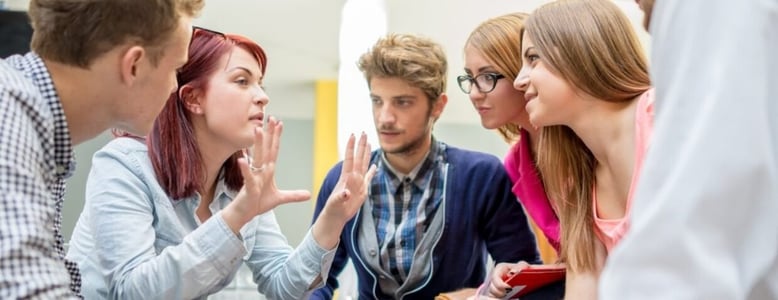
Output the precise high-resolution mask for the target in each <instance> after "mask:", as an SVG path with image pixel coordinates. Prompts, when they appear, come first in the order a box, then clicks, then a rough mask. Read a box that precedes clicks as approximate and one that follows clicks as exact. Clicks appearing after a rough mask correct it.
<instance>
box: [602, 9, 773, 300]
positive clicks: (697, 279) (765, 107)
mask: <svg viewBox="0 0 778 300" xmlns="http://www.w3.org/2000/svg"><path fill="white" fill-rule="evenodd" d="M656 2H657V6H656V7H655V8H654V13H653V16H654V19H653V20H652V24H651V33H652V39H653V40H652V41H653V49H652V69H651V71H652V79H653V81H654V84H655V87H656V92H657V94H656V99H657V104H656V108H657V112H656V116H657V118H656V119H655V120H656V124H655V131H654V136H653V138H652V146H651V149H650V151H649V154H648V157H647V158H646V161H645V165H644V168H643V174H642V176H641V181H640V184H639V186H638V191H637V198H636V199H635V203H634V206H633V210H632V218H633V220H632V227H631V229H630V232H629V234H628V235H627V237H626V238H625V239H624V240H622V242H621V244H620V245H619V246H618V247H616V249H615V250H614V251H613V252H612V253H611V255H610V257H609V258H608V262H607V265H606V268H605V270H604V272H603V274H602V277H601V281H600V298H601V299H760V300H761V299H778V1H776V0H738V1H731V0H676V1H670V0H659V1H656Z"/></svg>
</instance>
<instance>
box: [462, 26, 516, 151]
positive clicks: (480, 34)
mask: <svg viewBox="0 0 778 300" xmlns="http://www.w3.org/2000/svg"><path fill="white" fill-rule="evenodd" d="M528 16H529V15H528V14H526V13H510V14H506V15H502V16H499V17H495V18H491V19H488V20H486V21H484V22H482V23H481V24H480V25H478V27H476V28H475V29H473V32H471V33H470V36H469V37H468V38H467V41H466V42H465V48H467V47H473V48H474V49H476V50H478V52H480V53H481V54H482V55H483V56H485V57H486V58H487V59H488V60H490V61H491V62H492V63H493V64H494V67H495V69H497V71H498V72H500V74H503V75H505V77H507V78H510V79H511V80H513V79H514V78H516V76H517V75H518V74H519V71H521V59H520V58H521V32H522V31H523V30H524V22H525V21H526V20H527V17H528ZM520 129H521V128H520V127H519V125H516V124H512V123H507V124H505V125H503V126H501V127H500V128H498V129H497V131H498V132H499V133H500V135H501V136H502V137H503V139H505V141H506V142H508V143H513V142H515V141H517V140H518V139H519V136H521V132H520Z"/></svg>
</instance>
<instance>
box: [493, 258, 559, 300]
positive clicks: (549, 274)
mask: <svg viewBox="0 0 778 300" xmlns="http://www.w3.org/2000/svg"><path fill="white" fill-rule="evenodd" d="M565 270H566V269H565V267H564V266H557V265H538V266H529V267H527V268H526V269H524V270H521V271H520V272H518V273H515V274H508V275H506V276H505V277H503V281H505V283H507V284H508V285H510V286H511V287H512V290H511V292H510V293H508V294H507V295H505V297H504V298H503V299H513V298H515V297H521V296H524V295H526V294H528V293H530V292H532V291H534V290H537V289H539V288H541V287H543V286H545V285H547V284H550V283H553V282H557V281H559V280H563V279H564V278H565V274H566V272H565Z"/></svg>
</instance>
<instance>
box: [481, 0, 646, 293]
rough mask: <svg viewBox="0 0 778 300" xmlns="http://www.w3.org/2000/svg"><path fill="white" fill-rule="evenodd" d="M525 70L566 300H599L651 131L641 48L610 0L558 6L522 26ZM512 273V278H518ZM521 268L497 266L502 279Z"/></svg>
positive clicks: (522, 81) (572, 0)
mask: <svg viewBox="0 0 778 300" xmlns="http://www.w3.org/2000/svg"><path fill="white" fill-rule="evenodd" d="M521 49H522V52H521V54H522V55H521V59H522V63H523V66H522V69H521V72H520V75H519V76H518V77H517V79H516V81H515V82H514V86H515V87H516V88H517V89H519V90H523V91H524V92H525V101H524V103H525V104H524V106H525V107H526V109H527V112H528V115H529V121H530V123H531V124H532V125H535V126H538V127H541V128H542V131H541V134H540V140H539V145H538V149H539V151H538V152H537V158H538V159H537V166H538V169H539V170H540V173H541V174H542V178H543V183H544V185H545V188H546V192H547V193H548V195H549V198H550V199H551V200H552V201H554V205H553V206H554V207H555V208H556V211H557V212H558V213H557V215H558V216H559V220H560V237H561V239H560V241H561V244H560V246H561V247H560V259H561V260H562V261H564V262H565V265H566V267H567V277H566V290H567V291H566V298H567V299H597V285H598V280H599V275H600V272H601V271H602V268H603V267H604V264H605V260H606V258H607V256H608V253H609V252H610V251H611V250H612V249H613V248H614V247H615V246H616V245H617V244H618V243H619V242H620V241H621V239H622V238H623V237H624V236H625V235H626V234H627V232H628V230H629V224H630V209H631V201H632V195H633V191H634V188H635V185H636V183H637V181H638V177H639V174H640V169H641V165H642V161H643V158H644V155H645V153H646V151H647V148H648V145H649V141H650V137H651V132H652V128H653V90H652V88H651V82H650V79H649V76H648V64H647V60H646V58H645V55H644V53H643V48H642V45H641V44H640V41H639V40H638V38H637V35H636V33H635V30H634V28H632V24H631V22H630V21H629V19H628V18H627V17H626V15H625V14H624V13H623V12H622V11H621V9H619V8H618V7H617V6H616V5H615V4H614V3H613V2H612V1H609V0H559V1H555V2H552V3H549V4H546V5H543V6H541V7H540V8H538V9H537V10H535V11H534V12H533V13H532V15H531V16H530V17H529V18H528V19H527V21H526V22H525V29H524V32H523V35H522V41H521ZM512 268H513V269H512ZM519 269H521V266H515V265H514V266H499V267H497V268H496V270H495V272H494V274H493V275H494V276H493V277H492V283H493V284H492V286H491V288H490V290H491V291H494V292H493V293H492V294H491V295H492V296H495V297H501V296H502V295H503V294H504V292H503V291H501V287H502V286H501V284H502V282H501V281H500V276H501V275H504V274H505V273H507V272H510V271H513V272H516V271H519Z"/></svg>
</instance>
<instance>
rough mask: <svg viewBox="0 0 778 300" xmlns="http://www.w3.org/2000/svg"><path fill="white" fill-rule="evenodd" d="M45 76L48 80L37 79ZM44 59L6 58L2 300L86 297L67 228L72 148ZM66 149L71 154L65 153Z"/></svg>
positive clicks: (1, 120) (2, 74) (2, 82)
mask: <svg viewBox="0 0 778 300" xmlns="http://www.w3.org/2000/svg"><path fill="white" fill-rule="evenodd" d="M41 78H43V79H46V80H44V81H43V82H41V81H40V80H38V79H41ZM52 99H53V100H54V101H58V99H57V98H56V92H55V91H54V87H53V83H52V82H51V79H50V77H49V76H48V72H47V71H46V69H45V66H44V65H43V62H42V61H41V60H40V58H39V57H37V56H35V55H28V56H25V57H22V56H15V57H12V58H9V59H7V60H0V299H21V298H23V299H30V298H34V299H38V298H41V299H63V298H79V297H80V296H79V292H80V291H79V289H80V276H79V274H78V268H77V266H76V265H75V264H73V263H71V262H67V261H66V260H65V259H64V247H63V239H62V235H61V233H60V224H61V209H62V200H63V196H64V191H65V178H66V177H67V176H69V174H72V173H71V171H72V170H71V169H70V167H72V165H71V166H68V167H62V164H60V163H59V162H62V161H65V162H67V161H69V160H71V159H72V154H71V156H70V157H68V153H69V152H70V153H72V149H71V145H70V141H69V135H68V134H67V129H64V133H65V134H64V137H65V138H66V139H67V141H63V134H62V133H61V132H59V133H58V130H59V131H62V130H63V128H62V126H65V127H66V123H65V121H64V113H63V112H62V108H61V106H59V103H58V102H57V105H56V107H52V105H51V101H50V100H52ZM63 153H65V154H63Z"/></svg>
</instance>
